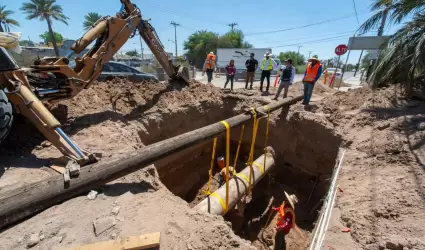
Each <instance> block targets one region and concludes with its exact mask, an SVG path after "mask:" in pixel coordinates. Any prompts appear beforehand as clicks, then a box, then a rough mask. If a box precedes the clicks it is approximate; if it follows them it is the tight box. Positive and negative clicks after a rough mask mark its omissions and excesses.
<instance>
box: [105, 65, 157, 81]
mask: <svg viewBox="0 0 425 250" xmlns="http://www.w3.org/2000/svg"><path fill="white" fill-rule="evenodd" d="M114 77H127V78H128V79H129V80H130V81H132V82H136V83H137V82H142V81H149V80H150V81H154V82H159V80H158V78H157V77H156V76H154V75H151V74H148V73H144V72H142V71H140V70H137V69H135V68H132V67H130V66H127V65H126V64H123V63H119V62H114V61H110V62H108V63H106V64H105V65H104V66H103V69H102V73H100V76H99V78H98V79H97V80H98V81H99V82H102V81H107V80H110V79H112V78H114Z"/></svg>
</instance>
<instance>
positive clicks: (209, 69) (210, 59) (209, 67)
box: [202, 52, 215, 83]
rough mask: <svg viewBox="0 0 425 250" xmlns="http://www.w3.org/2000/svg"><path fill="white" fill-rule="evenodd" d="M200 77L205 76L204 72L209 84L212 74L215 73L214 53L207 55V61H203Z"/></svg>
mask: <svg viewBox="0 0 425 250" xmlns="http://www.w3.org/2000/svg"><path fill="white" fill-rule="evenodd" d="M202 71H203V72H202V75H204V74H205V72H206V73H207V77H208V83H211V81H212V78H213V73H214V71H215V55H214V52H210V53H209V54H208V55H207V59H205V63H204V67H203V70H202Z"/></svg>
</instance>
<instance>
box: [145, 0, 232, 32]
mask: <svg viewBox="0 0 425 250" xmlns="http://www.w3.org/2000/svg"><path fill="white" fill-rule="evenodd" d="M143 4H144V5H148V6H151V7H153V8H156V9H160V10H162V11H165V12H168V13H171V14H173V15H176V16H180V17H184V18H189V19H192V20H195V21H201V22H205V23H209V24H211V23H213V24H217V25H222V26H227V23H225V22H218V21H214V20H212V19H210V18H200V17H194V16H192V15H190V14H189V13H187V12H181V11H176V10H173V9H169V8H166V7H164V6H160V5H156V4H152V3H150V2H148V1H145V2H143Z"/></svg>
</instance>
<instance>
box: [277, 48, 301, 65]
mask: <svg viewBox="0 0 425 250" xmlns="http://www.w3.org/2000/svg"><path fill="white" fill-rule="evenodd" d="M279 59H280V61H282V62H284V61H285V60H286V59H292V63H293V64H294V65H295V66H298V65H304V61H305V57H304V56H303V55H301V54H300V53H298V52H295V51H287V52H280V54H279Z"/></svg>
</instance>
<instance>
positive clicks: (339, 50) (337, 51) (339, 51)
mask: <svg viewBox="0 0 425 250" xmlns="http://www.w3.org/2000/svg"><path fill="white" fill-rule="evenodd" d="M347 50H348V47H347V45H345V44H340V45H338V46H337V47H336V48H335V54H336V55H337V56H342V55H344V54H345V53H347Z"/></svg>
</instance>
